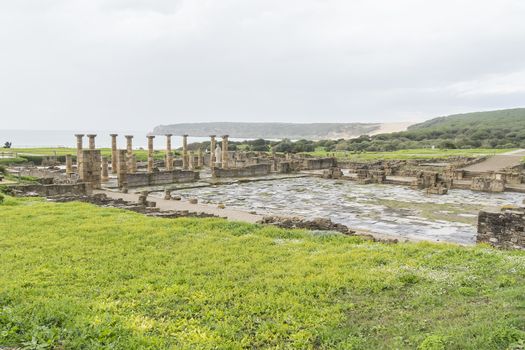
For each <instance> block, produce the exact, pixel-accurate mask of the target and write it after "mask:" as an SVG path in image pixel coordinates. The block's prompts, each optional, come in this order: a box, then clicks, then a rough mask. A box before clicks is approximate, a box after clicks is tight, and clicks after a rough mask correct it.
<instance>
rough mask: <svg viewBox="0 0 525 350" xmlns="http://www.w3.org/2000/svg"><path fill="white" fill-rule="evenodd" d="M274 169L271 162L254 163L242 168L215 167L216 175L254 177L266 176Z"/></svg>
mask: <svg viewBox="0 0 525 350" xmlns="http://www.w3.org/2000/svg"><path fill="white" fill-rule="evenodd" d="M271 171H272V165H271V164H254V165H247V166H245V167H242V168H227V169H223V168H217V167H215V168H214V176H215V177H252V176H264V175H268V174H270V172H271Z"/></svg>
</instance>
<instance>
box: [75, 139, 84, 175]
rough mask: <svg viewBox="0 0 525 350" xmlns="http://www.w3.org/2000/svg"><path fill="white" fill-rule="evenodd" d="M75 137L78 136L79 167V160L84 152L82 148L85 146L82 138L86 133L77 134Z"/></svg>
mask: <svg viewBox="0 0 525 350" xmlns="http://www.w3.org/2000/svg"><path fill="white" fill-rule="evenodd" d="M75 137H76V138H77V168H78V164H79V163H78V162H79V161H80V158H81V156H80V153H81V152H82V149H83V148H84V147H83V146H82V139H83V138H84V134H75Z"/></svg>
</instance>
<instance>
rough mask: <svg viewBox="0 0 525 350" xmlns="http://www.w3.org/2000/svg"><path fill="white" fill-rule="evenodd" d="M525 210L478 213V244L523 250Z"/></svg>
mask: <svg viewBox="0 0 525 350" xmlns="http://www.w3.org/2000/svg"><path fill="white" fill-rule="evenodd" d="M524 228H525V210H524V209H523V208H522V209H517V210H504V211H502V212H489V211H480V212H479V216H478V235H477V237H476V241H477V242H478V243H481V242H483V243H489V244H491V245H493V246H494V247H498V248H506V249H525V232H524Z"/></svg>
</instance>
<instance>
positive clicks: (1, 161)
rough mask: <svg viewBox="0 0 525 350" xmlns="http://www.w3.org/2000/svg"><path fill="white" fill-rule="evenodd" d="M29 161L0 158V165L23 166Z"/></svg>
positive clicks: (17, 158) (19, 158) (20, 158)
mask: <svg viewBox="0 0 525 350" xmlns="http://www.w3.org/2000/svg"><path fill="white" fill-rule="evenodd" d="M26 162H27V159H25V158H22V157H16V158H0V165H11V164H21V163H26Z"/></svg>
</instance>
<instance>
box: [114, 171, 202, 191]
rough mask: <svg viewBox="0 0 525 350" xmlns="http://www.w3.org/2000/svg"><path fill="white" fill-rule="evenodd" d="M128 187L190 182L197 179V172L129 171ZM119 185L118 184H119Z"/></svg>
mask: <svg viewBox="0 0 525 350" xmlns="http://www.w3.org/2000/svg"><path fill="white" fill-rule="evenodd" d="M126 178H127V179H126V180H127V186H128V187H140V186H156V185H167V184H172V183H180V182H192V181H195V180H198V179H199V173H198V172H196V171H191V170H180V169H176V170H172V171H155V172H152V173H132V174H131V173H129V174H127V175H126ZM119 187H120V184H119Z"/></svg>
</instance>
